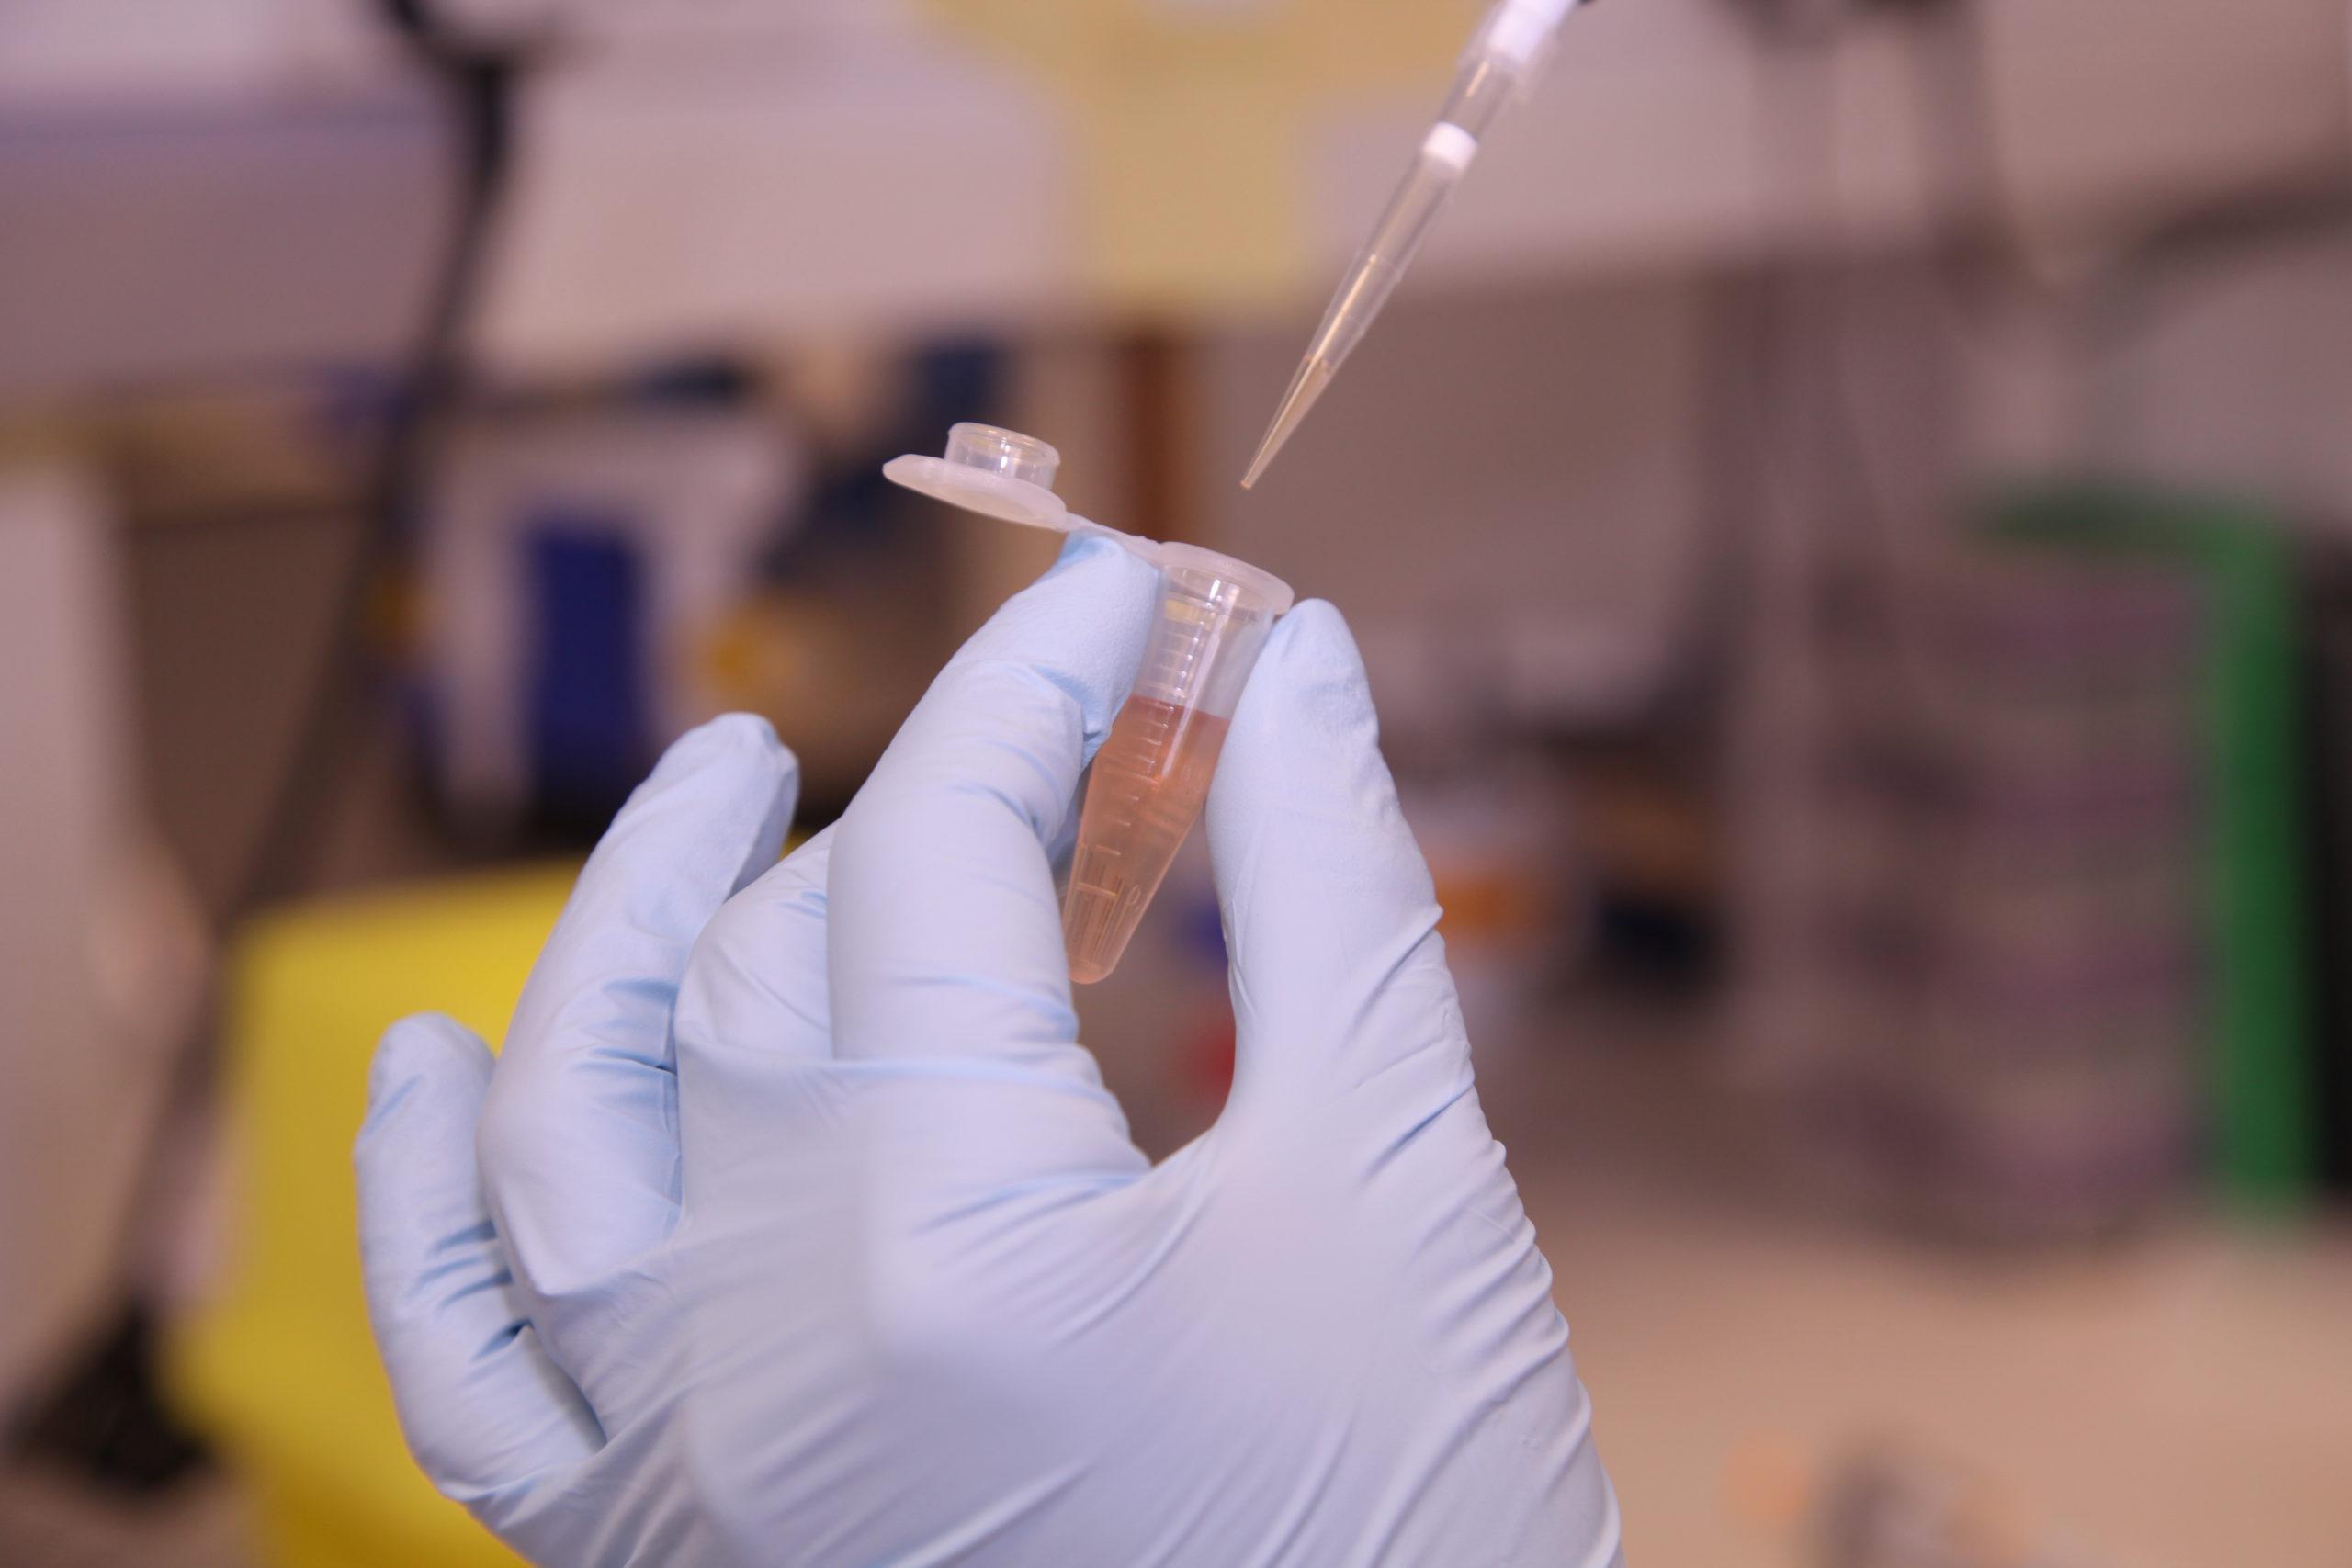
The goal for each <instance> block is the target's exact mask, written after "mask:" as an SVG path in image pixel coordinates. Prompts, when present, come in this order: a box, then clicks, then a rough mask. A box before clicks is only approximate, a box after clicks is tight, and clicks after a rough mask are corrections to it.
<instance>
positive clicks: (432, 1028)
mask: <svg viewBox="0 0 2352 1568" xmlns="http://www.w3.org/2000/svg"><path fill="white" fill-rule="evenodd" d="M490 1069H491V1055H490V1048H489V1047H488V1046H486V1045H484V1044H483V1043H481V1039H480V1037H478V1036H477V1035H476V1034H475V1033H474V1032H473V1031H472V1030H470V1029H468V1028H467V1027H466V1026H465V1025H464V1024H462V1023H459V1022H458V1021H457V1020H456V1019H454V1018H451V1017H450V1016H449V1015H448V1014H447V1013H440V1012H420V1013H412V1014H411V1015H410V1016H408V1017H406V1018H403V1019H401V1021H399V1022H397V1023H395V1024H393V1025H392V1026H391V1027H390V1029H387V1030H386V1031H384V1036H383V1039H382V1040H380V1041H379V1042H378V1043H377V1046H376V1055H375V1059H374V1060H373V1061H372V1062H370V1063H369V1064H368V1120H369V1121H371V1122H373V1121H375V1120H376V1119H377V1118H378V1117H379V1115H380V1114H384V1113H387V1112H389V1111H391V1110H392V1109H394V1108H395V1106H396V1105H397V1103H398V1102H399V1101H400V1100H403V1099H405V1098H407V1097H408V1096H410V1095H412V1094H414V1093H416V1092H417V1091H418V1089H420V1087H421V1086H428V1085H432V1084H435V1083H440V1082H444V1081H448V1080H451V1079H457V1080H460V1081H470V1082H472V1083H474V1084H478V1085H482V1084H487V1083H489V1081H490Z"/></svg>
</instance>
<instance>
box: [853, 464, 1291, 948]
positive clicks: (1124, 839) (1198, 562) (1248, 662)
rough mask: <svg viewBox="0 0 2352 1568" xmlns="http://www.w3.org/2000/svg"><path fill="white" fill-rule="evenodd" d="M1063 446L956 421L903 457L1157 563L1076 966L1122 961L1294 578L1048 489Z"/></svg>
mask: <svg viewBox="0 0 2352 1568" xmlns="http://www.w3.org/2000/svg"><path fill="white" fill-rule="evenodd" d="M1060 464H1061V456H1060V454H1059V453H1057V452H1056V451H1055V450H1054V448H1053V447H1051V446H1047V445H1046V443H1045V442H1043V441H1039V440H1037V439H1035V437H1032V436H1027V435H1022V434H1017V433H1015V432H1013V431H1010V430H1001V429H999V428H997V427H996V426H994V425H986V424H972V423H965V424H958V425H956V427H955V428H954V429H953V430H951V431H950V432H948V436H947V455H946V456H945V457H916V456H912V455H910V456H907V457H896V458H893V459H891V461H890V462H889V463H888V464H887V465H886V466H885V467H884V468H883V470H882V471H883V472H884V473H885V474H887V475H888V476H889V478H890V479H893V480H894V481H896V482H897V483H899V484H901V485H904V486H906V487H907V488H908V489H910V490H914V491H921V492H922V493H923V494H925V495H928V496H931V497H932V498H933V499H934V500H938V501H944V502H949V503H950V504H952V505H956V506H960V507H963V508H965V509H966V510H967V511H972V512H978V513H983V514H985V515H987V516H990V517H996V518H1001V519H1002V520H1003V521H1005V522H1009V523H1020V524H1023V525H1027V526H1030V527H1035V528H1050V529H1053V530H1055V531H1056V532H1058V533H1065V534H1100V535H1103V536H1106V537H1109V538H1112V539H1115V540H1117V541H1118V542H1119V543H1120V544H1122V545H1124V546H1125V547H1127V548H1128V549H1130V550H1132V551H1134V552H1135V553H1136V555H1138V556H1140V557H1141V558H1144V559H1145V560H1147V561H1149V562H1150V563H1151V564H1152V565H1153V566H1154V567H1156V568H1158V569H1159V615H1158V617H1157V619H1156V620H1155V621H1154V623H1153V626H1152V630H1151V636H1150V637H1149V639H1148V641H1147V643H1146V644H1145V647H1144V653H1143V660H1142V663H1141V665H1140V666H1139V667H1138V669H1137V671H1136V682H1135V689H1134V691H1133V692H1132V693H1131V694H1129V695H1128V697H1127V700H1126V704H1125V706H1124V707H1122V708H1121V709H1120V710H1119V714H1118V716H1117V718H1116V719H1115V720H1114V721H1113V724H1112V727H1111V734H1110V737H1109V739H1106V740H1105V741H1104V742H1103V749H1102V750H1100V751H1099V752H1097V753H1096V754H1095V758H1094V768H1093V772H1092V773H1091V774H1090V775H1089V779H1088V784H1087V789H1086V802H1085V805H1084V807H1083V808H1082V809H1081V810H1080V816H1079V828H1078V845H1077V850H1076V852H1075V853H1074V854H1073V855H1072V857H1071V860H1070V873H1069V890H1068V892H1067V893H1066V894H1065V895H1064V897H1063V904H1062V934H1063V939H1064V941H1065V942H1066V943H1067V944H1068V946H1069V969H1070V978H1071V979H1073V980H1076V981H1078V982H1080V984H1088V983H1091V982H1092V981H1096V980H1100V979H1102V978H1103V976H1106V975H1108V974H1110V973H1111V971H1112V970H1113V969H1114V968H1115V967H1117V965H1118V962H1119V957H1120V955H1121V954H1122V953H1125V951H1126V947H1127V942H1128V941H1129V940H1130V939H1131V938H1133V937H1134V935H1135V933H1136V927H1137V926H1138V925H1139V924H1140V923H1141V922H1142V920H1143V915H1144V910H1145V909H1146V908H1149V906H1150V904H1151V899H1152V895H1153V894H1155V893H1157V892H1158V891H1159V884H1160V882H1161V880H1162V879H1163V878H1165V877H1166V876H1167V874H1168V868H1169V866H1170V863H1172V862H1173V861H1174V860H1175V858H1176V852H1177V850H1178V849H1179V848H1181V847H1182V844H1183V842H1184V837H1185V835H1186V834H1187V833H1189V832H1190V831H1191V830H1192V827H1193V821H1194V820H1195V819H1196V818H1199V816H1200V814H1201V807H1202V805H1203V804H1204V802H1205V801H1206V800H1207V799H1208V791H1209V780H1210V779H1211V778H1212V777H1213V776H1214V775H1215V773H1216V759H1217V752H1218V750H1220V749H1221V748H1222V747H1223V745H1224V743H1225V732H1226V726H1227V721H1228V720H1230V719H1231V718H1232V716H1233V710H1234V706H1235V705H1236V704H1238V702H1239V701H1240V700H1241V690H1242V688H1243V687H1244V686H1245V685H1247V684H1248V683H1249V680H1250V670H1251V669H1252V668H1253V667H1255V665H1256V664H1257V661H1258V654H1259V652H1260V650H1261V649H1263V648H1264V647H1265V642H1266V634H1267V633H1268V632H1270V631H1271V630H1272V628H1273V624H1274V622H1275V621H1276V620H1278V619H1280V618H1281V616H1282V615H1283V613H1284V612H1285V611H1287V610H1288V609H1289V608H1290V607H1291V604H1292V601H1293V594H1292V592H1291V590H1290V586H1289V584H1287V583H1285V582H1283V581H1282V580H1281V579H1280V578H1278V577H1275V576H1273V575H1272V573H1270V572H1265V571H1261V570H1258V569H1257V568H1256V567H1254V566H1251V565H1250V564H1249V563H1248V562H1246V561H1239V560H1236V559H1234V558H1232V557H1230V556H1225V555H1219V554H1218V553H1217V552H1216V551H1215V550H1208V549H1203V548H1202V547H1199V546H1197V545H1184V544H1159V543H1155V542H1154V541H1152V540H1149V539H1141V538H1137V537H1136V536H1133V535H1128V534H1122V533H1119V532H1118V531H1117V530H1115V529H1112V528H1105V527H1103V525H1101V524H1099V523H1093V522H1090V521H1089V520H1088V519H1086V518H1083V517H1080V516H1078V515H1076V514H1075V513H1071V512H1070V510H1069V507H1068V506H1067V505H1066V504H1065V503H1064V502H1063V501H1062V499H1061V498H1060V497H1059V496H1057V495H1056V494H1055V493H1054V492H1053V489H1052V486H1053V482H1054V475H1055V473H1056V471H1057V469H1058V468H1059V467H1060Z"/></svg>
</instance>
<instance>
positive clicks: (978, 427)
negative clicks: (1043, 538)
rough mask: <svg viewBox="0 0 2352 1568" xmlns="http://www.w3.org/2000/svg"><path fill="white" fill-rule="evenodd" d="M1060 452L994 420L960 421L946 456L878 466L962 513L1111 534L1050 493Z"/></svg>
mask: <svg viewBox="0 0 2352 1568" xmlns="http://www.w3.org/2000/svg"><path fill="white" fill-rule="evenodd" d="M1061 463H1062V455H1061V454H1060V453H1058V452H1057V451H1055V450H1054V449H1053V448H1052V447H1051V446H1046V444H1045V443H1044V442H1042V441H1040V440H1038V439H1037V438H1036V437H1035V436H1034V435H1023V434H1021V433H1020V432H1019V431H1016V430H1002V429H1000V428H998V427H997V426H996V425H993V424H969V423H967V424H959V425H957V426H956V427H955V428H954V429H953V430H950V431H949V432H948V433H947V456H945V457H919V456H917V455H916V454H914V453H911V452H910V453H909V454H907V455H906V456H905V457H893V458H891V459H890V460H889V461H888V462H887V463H885V464H883V465H882V472H883V475H884V477H886V478H887V479H889V480H890V481H891V482H892V483H894V484H901V485H904V486H906V487H907V488H908V489H909V490H911V491H920V492H921V493H922V494H924V495H927V496H930V497H931V498H932V499H933V501H944V502H947V504H948V505H950V506H960V507H962V508H964V510H966V511H967V512H978V513H982V514H983V515H985V516H989V517H996V518H1001V519H1002V520H1003V521H1005V522H1007V523H1019V524H1021V525H1023V526H1025V527H1030V528H1050V529H1052V530H1053V531H1054V532H1055V533H1057V534H1072V533H1080V532H1084V533H1097V532H1100V533H1105V534H1107V533H1110V532H1112V530H1110V529H1108V528H1104V527H1103V525H1101V524H1099V523H1090V522H1088V521H1087V520H1086V519H1085V518H1083V517H1080V516H1078V515H1076V514H1075V513H1072V512H1071V511H1070V509H1069V506H1068V505H1067V504H1066V503H1064V502H1063V501H1062V498H1061V497H1060V496H1057V495H1056V494H1055V493H1054V474H1055V472H1056V471H1057V469H1059V468H1060V467H1061Z"/></svg>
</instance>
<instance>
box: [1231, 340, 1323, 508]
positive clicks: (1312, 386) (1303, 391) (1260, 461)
mask: <svg viewBox="0 0 2352 1568" xmlns="http://www.w3.org/2000/svg"><path fill="white" fill-rule="evenodd" d="M1338 369H1339V367H1338V366H1336V365H1334V364H1332V363H1331V362H1330V361H1329V360H1328V359H1326V358H1324V357H1323V356H1322V355H1319V354H1317V353H1316V352H1314V351H1313V350H1309V351H1308V353H1307V355H1306V358H1305V359H1303V360H1301V361H1300V362H1299V366H1298V373H1297V374H1296V375H1295V376H1293V377H1292V378H1290V390H1289V391H1287V392H1284V393H1283V400H1282V406H1281V407H1279V408H1277V409H1275V410H1274V420H1273V423H1272V424H1269V425H1268V426H1266V438H1265V439H1264V440H1263V441H1261V442H1259V443H1258V455H1257V456H1256V457H1252V458H1250V471H1249V472H1248V473H1246V474H1244V475H1242V476H1241V488H1242V489H1243V490H1248V489H1250V487H1251V486H1252V485H1255V484H1256V483H1257V482H1258V476H1259V475H1261V474H1262V473H1264V472H1265V471H1266V468H1267V466H1268V465H1269V464H1271V463H1272V462H1273V460H1274V457H1275V455H1276V454H1277V453H1279V452H1281V451H1282V449H1283V445H1284V444H1285V443H1286V442H1288V441H1289V440H1290V437H1291V432H1293V431H1295V430H1296V429H1297V428H1298V427H1299V425H1300V424H1301V423H1303V422H1304V421H1305V420H1306V411H1307V410H1309V409H1311V408H1313V407H1314V406H1315V400H1316V399H1317V398H1319V397H1321V396H1322V395H1323V389H1324V388H1326V387H1328V386H1329V385H1330V384H1331V377H1332V376H1333V374H1334V373H1336V372H1337V371H1338Z"/></svg>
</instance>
